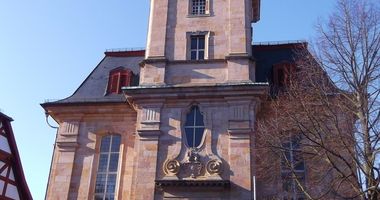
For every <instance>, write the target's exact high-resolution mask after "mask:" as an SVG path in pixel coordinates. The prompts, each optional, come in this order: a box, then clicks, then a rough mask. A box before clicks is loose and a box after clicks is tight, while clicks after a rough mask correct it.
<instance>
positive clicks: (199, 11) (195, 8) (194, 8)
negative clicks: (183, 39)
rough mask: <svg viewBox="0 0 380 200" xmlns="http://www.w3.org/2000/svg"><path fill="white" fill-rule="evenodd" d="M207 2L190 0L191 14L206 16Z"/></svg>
mask: <svg viewBox="0 0 380 200" xmlns="http://www.w3.org/2000/svg"><path fill="white" fill-rule="evenodd" d="M206 3H207V0H191V14H192V15H204V14H206Z"/></svg>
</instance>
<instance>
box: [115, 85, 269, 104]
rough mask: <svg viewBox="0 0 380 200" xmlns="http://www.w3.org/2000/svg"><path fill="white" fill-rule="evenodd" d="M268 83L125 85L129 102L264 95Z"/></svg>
mask: <svg viewBox="0 0 380 200" xmlns="http://www.w3.org/2000/svg"><path fill="white" fill-rule="evenodd" d="M267 88H268V83H253V82H241V83H222V84H210V85H151V86H147V85H145V86H135V87H123V88H122V89H123V91H124V94H125V96H126V98H127V100H128V102H131V101H135V100H148V99H163V98H167V99H183V98H190V97H191V98H193V97H202V98H217V97H219V98H226V97H232V96H240V97H242V96H251V97H252V96H256V97H257V96H262V95H265V94H266V91H267Z"/></svg>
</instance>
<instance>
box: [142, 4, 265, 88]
mask: <svg viewBox="0 0 380 200" xmlns="http://www.w3.org/2000/svg"><path fill="white" fill-rule="evenodd" d="M259 7H260V1H259V0H223V1H219V0H183V1H182V0H181V1H180V0H174V1H169V0H151V8H150V17H149V29H148V38H147V47H146V54H145V61H144V64H143V68H142V71H141V79H140V83H141V85H183V84H215V83H236V82H254V81H255V64H254V62H253V60H252V26H251V25H252V23H254V22H257V21H258V20H259Z"/></svg>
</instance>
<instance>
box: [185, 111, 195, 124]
mask: <svg viewBox="0 0 380 200" xmlns="http://www.w3.org/2000/svg"><path fill="white" fill-rule="evenodd" d="M185 126H194V112H192V111H191V112H189V113H188V114H187V115H186V123H185Z"/></svg>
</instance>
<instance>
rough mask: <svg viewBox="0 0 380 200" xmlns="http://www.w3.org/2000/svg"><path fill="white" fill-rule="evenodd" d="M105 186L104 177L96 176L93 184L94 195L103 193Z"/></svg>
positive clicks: (101, 175) (102, 175)
mask: <svg viewBox="0 0 380 200" xmlns="http://www.w3.org/2000/svg"><path fill="white" fill-rule="evenodd" d="M105 184H106V175H104V174H98V176H97V177H96V183H95V193H103V192H104V187H105Z"/></svg>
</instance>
